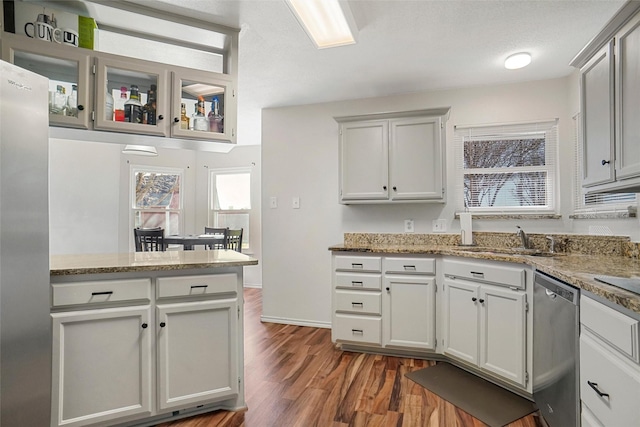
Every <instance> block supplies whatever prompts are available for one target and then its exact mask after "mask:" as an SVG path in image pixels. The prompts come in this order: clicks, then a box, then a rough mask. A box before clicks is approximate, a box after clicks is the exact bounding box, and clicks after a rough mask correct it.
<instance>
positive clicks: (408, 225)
mask: <svg viewBox="0 0 640 427" xmlns="http://www.w3.org/2000/svg"><path fill="white" fill-rule="evenodd" d="M414 231H415V229H414V228H413V220H412V219H405V220H404V232H405V233H413V232H414Z"/></svg>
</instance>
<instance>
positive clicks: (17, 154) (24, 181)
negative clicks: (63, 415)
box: [0, 61, 51, 427]
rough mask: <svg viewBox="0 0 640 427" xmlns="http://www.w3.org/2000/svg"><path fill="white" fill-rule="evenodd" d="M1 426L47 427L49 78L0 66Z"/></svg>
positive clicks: (9, 66)
mask: <svg viewBox="0 0 640 427" xmlns="http://www.w3.org/2000/svg"><path fill="white" fill-rule="evenodd" d="M0 79H1V82H0V426H2V427H43V426H48V425H50V423H51V418H50V413H51V320H50V316H49V306H50V305H49V304H50V303H49V301H50V297H49V295H50V291H49V208H48V205H49V164H48V163H49V160H48V159H49V108H48V90H49V89H48V88H49V81H48V79H47V78H45V77H42V76H40V75H37V74H34V73H32V72H30V71H27V70H24V69H22V68H19V67H16V66H14V65H12V64H9V63H7V62H4V61H0Z"/></svg>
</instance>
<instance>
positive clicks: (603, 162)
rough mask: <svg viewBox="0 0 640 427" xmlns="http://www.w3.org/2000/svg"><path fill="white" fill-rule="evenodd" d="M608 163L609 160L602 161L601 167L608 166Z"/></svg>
mask: <svg viewBox="0 0 640 427" xmlns="http://www.w3.org/2000/svg"><path fill="white" fill-rule="evenodd" d="M609 163H611V160H603V161H602V166H604V165H608V164H609Z"/></svg>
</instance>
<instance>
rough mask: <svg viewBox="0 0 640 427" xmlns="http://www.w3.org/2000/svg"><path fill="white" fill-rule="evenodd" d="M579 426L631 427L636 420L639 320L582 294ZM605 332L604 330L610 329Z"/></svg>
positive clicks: (638, 409) (639, 380)
mask: <svg viewBox="0 0 640 427" xmlns="http://www.w3.org/2000/svg"><path fill="white" fill-rule="evenodd" d="M580 313H581V314H580V316H581V319H580V323H581V330H580V399H581V401H582V425H583V426H607V427H608V426H613V427H616V426H625V427H626V426H635V425H638V420H640V365H639V364H638V362H637V361H636V360H634V359H635V357H634V356H637V354H638V346H639V332H638V325H639V323H640V322H639V320H638V319H634V318H632V317H630V316H627V315H625V314H622V313H620V312H618V311H616V310H614V309H612V308H610V307H607V306H605V305H604V304H602V303H600V302H597V301H595V300H593V299H591V298H589V297H587V296H585V295H584V294H583V295H582V297H581V301H580ZM614 325H615V327H614V328H612V329H610V330H609V331H607V329H606V327H607V326H609V327H611V326H614Z"/></svg>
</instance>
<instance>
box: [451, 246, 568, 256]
mask: <svg viewBox="0 0 640 427" xmlns="http://www.w3.org/2000/svg"><path fill="white" fill-rule="evenodd" d="M458 248H459V249H460V250H462V251H465V252H489V253H495V254H507V255H529V256H539V257H553V256H558V255H562V254H559V253H557V252H546V251H541V250H539V249H525V248H490V247H487V246H458Z"/></svg>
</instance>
